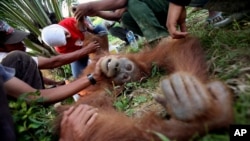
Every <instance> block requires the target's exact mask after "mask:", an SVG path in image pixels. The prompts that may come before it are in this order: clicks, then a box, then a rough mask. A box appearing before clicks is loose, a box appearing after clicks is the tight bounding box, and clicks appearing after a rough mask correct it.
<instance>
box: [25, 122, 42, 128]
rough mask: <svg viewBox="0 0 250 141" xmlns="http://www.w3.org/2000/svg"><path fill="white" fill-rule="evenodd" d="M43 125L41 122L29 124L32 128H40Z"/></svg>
mask: <svg viewBox="0 0 250 141" xmlns="http://www.w3.org/2000/svg"><path fill="white" fill-rule="evenodd" d="M40 126H41V124H34V123H31V124H30V125H29V126H28V128H29V129H30V128H32V129H37V128H39V127H40Z"/></svg>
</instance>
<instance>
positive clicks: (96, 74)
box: [93, 56, 106, 81]
mask: <svg viewBox="0 0 250 141" xmlns="http://www.w3.org/2000/svg"><path fill="white" fill-rule="evenodd" d="M105 58H106V56H104V57H101V58H100V59H99V60H98V61H97V63H96V65H95V71H94V73H93V77H94V78H95V80H97V81H99V80H100V79H101V78H102V77H101V76H102V70H101V62H102V60H103V59H105Z"/></svg>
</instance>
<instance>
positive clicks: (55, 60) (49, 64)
mask: <svg viewBox="0 0 250 141" xmlns="http://www.w3.org/2000/svg"><path fill="white" fill-rule="evenodd" d="M87 55H88V53H87V51H84V49H83V50H82V49H81V50H77V51H74V52H71V53H66V54H60V55H57V56H53V57H51V58H43V57H39V58H38V68H39V69H53V68H57V67H60V66H62V65H66V64H69V63H71V62H74V61H76V60H79V59H80V58H82V57H85V56H87Z"/></svg>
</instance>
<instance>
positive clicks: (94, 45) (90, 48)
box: [84, 41, 101, 54]
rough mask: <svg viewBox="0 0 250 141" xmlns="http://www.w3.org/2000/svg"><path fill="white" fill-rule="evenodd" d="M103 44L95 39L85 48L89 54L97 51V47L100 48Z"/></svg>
mask: <svg viewBox="0 0 250 141" xmlns="http://www.w3.org/2000/svg"><path fill="white" fill-rule="evenodd" d="M100 47H101V46H100V44H99V42H97V41H93V42H90V43H89V44H88V45H87V46H86V47H84V50H85V51H86V53H87V54H89V53H93V52H95V51H96V50H97V49H99V48H100Z"/></svg>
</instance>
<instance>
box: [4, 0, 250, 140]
mask: <svg viewBox="0 0 250 141" xmlns="http://www.w3.org/2000/svg"><path fill="white" fill-rule="evenodd" d="M57 2H59V3H57ZM66 2H67V3H68V4H67V5H69V4H70V2H72V1H70V0H66ZM61 3H62V1H60V0H58V1H57V0H31V1H30V0H23V1H15V0H5V1H0V5H1V6H0V11H1V12H0V17H2V18H4V19H5V20H7V21H9V22H10V23H12V25H13V26H15V27H16V28H20V29H24V30H29V31H30V32H31V33H32V35H33V36H34V37H31V38H29V39H30V40H27V41H25V43H26V45H28V47H30V48H31V49H32V50H33V51H34V52H33V53H34V54H36V55H37V54H38V55H44V56H50V55H53V54H54V51H53V49H51V48H50V47H47V46H44V45H43V44H42V43H41V41H40V38H39V36H40V30H39V29H41V28H42V27H44V26H46V25H48V24H51V22H52V21H51V19H49V17H48V15H47V12H51V11H56V12H55V13H56V18H57V20H60V19H61V18H62V17H61V16H60V15H61V11H60V8H59V5H61ZM44 7H45V8H44ZM207 14H208V13H207V11H206V10H201V11H198V12H195V13H189V14H188V18H187V24H188V29H189V32H190V33H191V34H193V35H196V36H198V37H199V38H200V39H201V42H202V44H203V46H204V50H205V51H206V54H207V56H206V57H207V60H208V65H209V72H210V74H211V79H214V78H216V79H220V80H223V81H224V82H225V83H226V84H228V86H229V87H230V89H231V90H232V91H233V92H234V97H235V103H234V109H235V123H237V124H250V118H249V117H250V75H249V71H250V67H249V65H250V64H249V60H250V53H249V52H250V38H249V37H250V22H249V19H250V18H249V17H246V18H245V19H243V20H241V21H234V22H233V23H232V24H230V25H229V26H226V27H223V28H213V27H209V26H204V21H205V19H206V16H207ZM100 20H101V19H98V20H97V21H95V22H96V23H99V22H100ZM95 22H94V23H95ZM109 39H110V42H113V43H115V42H117V38H115V37H112V36H110V35H109ZM37 41H38V42H37ZM124 48H125V49H126V51H127V52H131V51H132V52H133V50H132V49H130V48H129V47H124ZM140 48H143V43H141V44H140ZM134 52H136V51H134ZM57 73H58V72H56V73H55V75H59V74H57ZM69 73H70V68H69V67H68V66H66V67H65V68H64V69H63V73H62V75H63V77H68V76H69V75H70V74H69ZM152 74H153V75H152V76H151V77H150V78H148V79H147V81H143V82H140V83H138V82H132V83H128V84H126V89H125V91H124V92H123V94H121V96H120V97H118V98H117V100H116V102H115V103H114V106H115V107H116V108H117V109H118V110H120V111H124V112H125V113H126V114H127V115H128V116H141V115H142V114H143V113H144V112H148V111H150V110H152V111H153V110H158V111H159V113H162V111H161V110H162V109H161V108H160V107H159V105H158V104H157V103H155V102H154V100H153V98H152V95H153V94H158V93H160V91H159V87H158V84H159V80H160V79H161V77H162V75H163V73H162V72H161V71H160V70H159V69H158V68H157V67H154V69H153V70H152ZM222 104H223V103H222ZM10 107H11V109H12V113H13V118H14V121H15V125H16V127H17V128H16V129H17V133H18V139H19V140H35V141H36V140H37V141H50V140H53V139H54V137H53V135H52V130H51V129H52V128H51V121H52V120H53V118H54V117H55V113H54V110H53V109H54V108H53V107H44V106H41V105H37V104H30V105H27V104H26V103H25V102H24V100H23V99H22V98H20V99H19V100H17V101H15V102H13V101H11V102H10ZM163 114H164V113H163ZM155 134H157V135H158V136H159V137H160V138H162V140H168V139H167V138H165V137H164V136H163V135H161V134H159V133H155ZM200 140H201V141H218V140H220V141H228V140H229V137H228V132H225V133H210V134H208V135H207V136H205V137H204V138H202V139H200Z"/></svg>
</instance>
